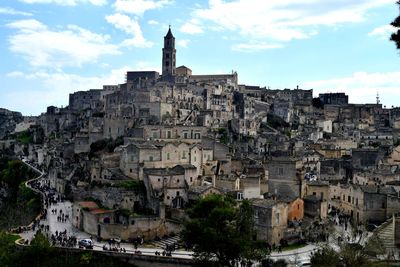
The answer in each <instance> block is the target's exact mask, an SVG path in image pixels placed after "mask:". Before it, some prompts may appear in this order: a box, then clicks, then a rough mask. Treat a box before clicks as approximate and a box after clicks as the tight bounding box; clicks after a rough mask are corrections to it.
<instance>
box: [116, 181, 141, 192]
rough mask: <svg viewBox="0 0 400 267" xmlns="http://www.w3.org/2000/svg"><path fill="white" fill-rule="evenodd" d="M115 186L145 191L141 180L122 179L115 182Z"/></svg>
mask: <svg viewBox="0 0 400 267" xmlns="http://www.w3.org/2000/svg"><path fill="white" fill-rule="evenodd" d="M115 187H119V188H124V189H126V190H129V191H135V192H145V191H146V188H145V186H144V183H143V181H123V182H119V183H117V184H115Z"/></svg>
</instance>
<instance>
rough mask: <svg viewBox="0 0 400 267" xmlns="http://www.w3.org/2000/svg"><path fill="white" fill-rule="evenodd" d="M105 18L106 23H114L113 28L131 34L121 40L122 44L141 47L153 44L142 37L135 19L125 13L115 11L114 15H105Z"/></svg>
mask: <svg viewBox="0 0 400 267" xmlns="http://www.w3.org/2000/svg"><path fill="white" fill-rule="evenodd" d="M106 20H107V22H108V23H110V24H112V25H114V27H115V28H117V29H119V30H122V31H124V32H125V33H127V34H129V35H133V38H130V39H127V40H124V41H123V42H122V45H123V46H134V47H141V48H147V47H151V46H153V43H152V42H150V41H147V40H146V39H145V38H144V37H143V33H142V30H141V28H140V25H139V22H138V21H137V19H132V18H130V17H128V16H127V15H123V14H120V13H117V14H114V15H109V16H106Z"/></svg>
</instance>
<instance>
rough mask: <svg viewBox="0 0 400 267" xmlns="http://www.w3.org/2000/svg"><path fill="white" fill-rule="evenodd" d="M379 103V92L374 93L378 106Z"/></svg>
mask: <svg viewBox="0 0 400 267" xmlns="http://www.w3.org/2000/svg"><path fill="white" fill-rule="evenodd" d="M380 103H381V101H380V100H379V92H376V104H377V105H379V104H380Z"/></svg>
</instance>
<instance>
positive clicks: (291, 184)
mask: <svg viewBox="0 0 400 267" xmlns="http://www.w3.org/2000/svg"><path fill="white" fill-rule="evenodd" d="M267 170H268V174H269V177H268V188H269V191H270V192H271V193H272V194H275V195H278V196H287V197H292V198H294V197H302V196H303V194H304V189H305V183H304V176H305V170H304V166H303V163H302V160H300V159H296V158H286V157H275V158H272V159H271V161H269V162H268V163H267Z"/></svg>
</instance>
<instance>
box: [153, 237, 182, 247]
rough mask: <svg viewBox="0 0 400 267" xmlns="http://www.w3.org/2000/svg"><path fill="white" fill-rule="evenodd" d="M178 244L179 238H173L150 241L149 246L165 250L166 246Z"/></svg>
mask: <svg viewBox="0 0 400 267" xmlns="http://www.w3.org/2000/svg"><path fill="white" fill-rule="evenodd" d="M178 242H179V236H173V237H168V238H164V239H161V240H159V241H152V242H151V244H153V245H154V246H156V247H158V248H161V249H166V247H167V245H172V244H178Z"/></svg>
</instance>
